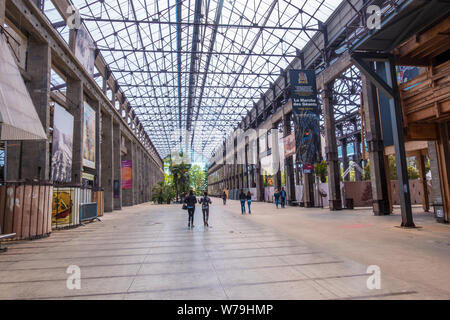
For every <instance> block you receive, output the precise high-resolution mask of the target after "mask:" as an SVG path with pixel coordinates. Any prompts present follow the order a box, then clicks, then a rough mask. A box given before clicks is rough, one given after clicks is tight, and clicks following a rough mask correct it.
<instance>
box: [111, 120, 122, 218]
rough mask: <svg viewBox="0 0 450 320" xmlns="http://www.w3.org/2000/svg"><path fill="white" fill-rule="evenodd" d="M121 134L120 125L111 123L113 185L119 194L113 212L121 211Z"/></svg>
mask: <svg viewBox="0 0 450 320" xmlns="http://www.w3.org/2000/svg"><path fill="white" fill-rule="evenodd" d="M121 137H122V133H121V125H120V123H116V122H113V145H114V148H113V172H114V180H113V187H114V184H117V185H118V192H119V194H118V195H116V196H115V197H114V210H122V197H123V192H122V162H121V161H122V156H121V155H122V151H121V150H122V148H121V144H122V140H121V139H122V138H121Z"/></svg>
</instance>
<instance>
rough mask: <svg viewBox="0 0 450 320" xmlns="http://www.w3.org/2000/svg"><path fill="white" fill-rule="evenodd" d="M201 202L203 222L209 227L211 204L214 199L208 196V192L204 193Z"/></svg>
mask: <svg viewBox="0 0 450 320" xmlns="http://www.w3.org/2000/svg"><path fill="white" fill-rule="evenodd" d="M199 203H200V204H201V205H202V211H203V223H204V225H205V227H209V222H208V220H209V205H210V204H212V201H211V198H210V197H208V192H205V193H204V194H203V198H201V199H200V201H199Z"/></svg>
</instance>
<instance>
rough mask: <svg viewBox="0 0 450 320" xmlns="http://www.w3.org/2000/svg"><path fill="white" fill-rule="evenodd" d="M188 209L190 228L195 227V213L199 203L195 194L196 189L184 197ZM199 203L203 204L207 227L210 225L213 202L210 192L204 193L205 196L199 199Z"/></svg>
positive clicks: (204, 222) (204, 221)
mask: <svg viewBox="0 0 450 320" xmlns="http://www.w3.org/2000/svg"><path fill="white" fill-rule="evenodd" d="M184 203H185V206H186V209H187V211H188V214H189V222H188V228H190V229H192V228H194V214H195V205H196V204H197V197H196V196H195V195H194V190H191V191H189V195H188V196H187V197H186V198H185V199H184ZM198 203H199V204H201V205H202V212H203V224H204V226H205V227H207V228H208V227H209V205H210V204H212V201H211V198H210V197H208V192H205V193H204V194H203V197H202V198H200V199H199V200H198Z"/></svg>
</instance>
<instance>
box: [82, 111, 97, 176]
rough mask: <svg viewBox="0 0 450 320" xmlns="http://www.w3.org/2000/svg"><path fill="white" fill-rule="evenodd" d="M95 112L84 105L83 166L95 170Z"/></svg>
mask: <svg viewBox="0 0 450 320" xmlns="http://www.w3.org/2000/svg"><path fill="white" fill-rule="evenodd" d="M95 132H96V123H95V110H94V109H92V108H91V107H90V106H89V105H88V104H87V103H86V102H85V103H84V133H83V166H85V167H88V168H91V169H95V144H96V138H95Z"/></svg>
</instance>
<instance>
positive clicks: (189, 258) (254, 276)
mask: <svg viewBox="0 0 450 320" xmlns="http://www.w3.org/2000/svg"><path fill="white" fill-rule="evenodd" d="M214 202H215V203H214V205H213V208H212V212H211V220H210V223H211V225H212V228H210V229H209V230H205V228H204V227H203V226H202V223H201V213H200V210H199V209H197V212H196V227H195V229H194V230H188V229H187V213H186V212H185V211H182V210H181V208H180V206H179V205H173V206H156V205H149V204H146V205H140V206H136V207H133V208H129V209H126V210H123V211H121V212H114V213H111V214H107V215H106V216H105V217H104V218H103V222H102V223H99V222H96V223H92V224H89V225H87V226H84V227H80V228H77V229H73V230H64V231H57V232H54V233H53V234H52V236H51V237H50V238H48V239H41V240H37V241H32V242H23V243H18V244H12V245H10V246H9V248H10V250H9V251H8V252H7V253H5V254H1V255H0V299H421V298H425V299H449V298H450V285H449V284H450V282H449V272H448V270H449V266H450V260H449V259H450V254H449V253H450V232H449V231H450V229H449V226H446V225H439V224H436V223H435V222H434V221H433V219H431V218H430V217H426V216H424V215H422V216H420V215H419V216H418V220H420V223H419V224H421V225H423V226H424V228H423V229H418V230H403V229H399V228H396V227H395V225H398V224H399V221H400V220H399V217H398V215H397V216H395V215H394V216H391V217H373V216H371V214H370V211H368V210H355V211H352V212H350V211H342V212H339V213H330V212H329V211H328V210H319V209H301V208H288V209H285V210H275V209H274V207H273V206H272V205H271V204H265V203H254V204H253V215H251V216H250V215H245V216H242V215H240V214H239V204H238V203H237V202H234V201H230V202H229V204H228V205H227V206H226V207H224V206H223V205H222V204H220V200H214ZM70 265H77V266H79V267H80V269H81V289H80V290H69V289H67V285H66V282H67V278H68V276H69V275H68V274H67V273H66V271H67V268H68V266H70ZM369 265H378V266H380V268H381V289H380V290H369V289H368V288H367V279H368V277H369V275H368V274H367V267H368V266H369ZM418 275H420V276H419V277H418Z"/></svg>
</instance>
